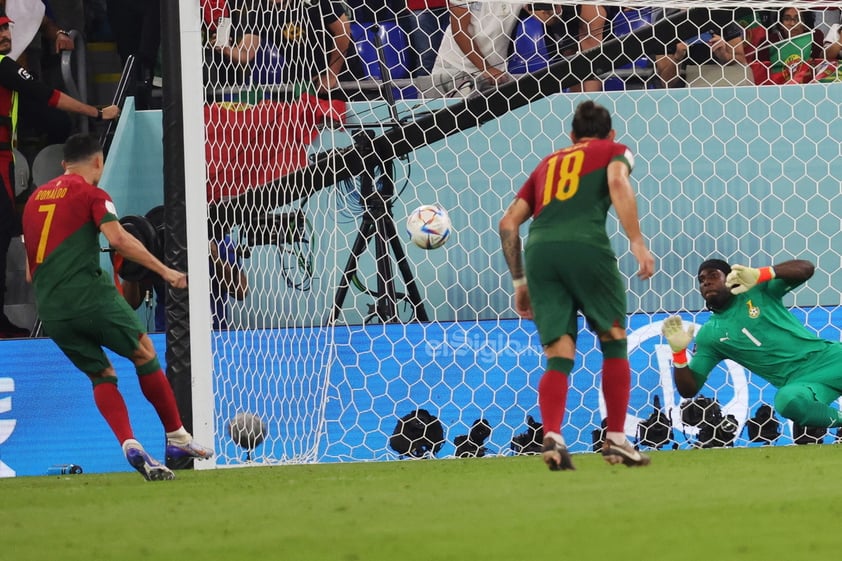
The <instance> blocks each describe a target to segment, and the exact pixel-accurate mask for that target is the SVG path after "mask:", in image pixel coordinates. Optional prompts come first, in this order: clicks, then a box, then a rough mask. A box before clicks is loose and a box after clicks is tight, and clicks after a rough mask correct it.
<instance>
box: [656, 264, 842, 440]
mask: <svg viewBox="0 0 842 561" xmlns="http://www.w3.org/2000/svg"><path fill="white" fill-rule="evenodd" d="M814 270H815V266H814V265H813V264H812V263H810V262H809V261H804V260H800V259H796V260H792V261H785V262H783V263H779V264H777V265H773V266H769V267H761V268H759V269H755V268H753V267H746V266H743V265H734V266H733V267H731V266H729V265H728V263H726V262H725V261H722V260H720V259H709V260H707V261H705V262H704V263H702V264H701V266H700V267H699V271H698V281H699V292H701V294H702V298H704V300H705V303H706V304H707V307H708V308H710V310H711V311H712V312H713V314H712V315H711V317H710V319H709V320H708V321H707V322H706V323H705V324H704V325H703V326H702V328H701V329H700V330H699V333H698V335H696V347H695V352H694V353H693V357H692V358H691V359H689V361H688V358H687V352H686V349H687V347H688V346H689V345H690V342H691V341H692V340H693V327H692V326H690V327H688V328H686V329H685V328H684V326H683V325H682V321H681V318H680V317H678V316H672V317H670V318H667V319H666V320H665V321H664V324H663V329H662V332H663V335H664V337H665V338H666V339H667V341H668V342H669V345H670V348H671V349H672V352H673V377H674V378H675V386H676V388H677V389H678V393H680V394H681V395H682V396H683V397H688V398H689V397H693V396H694V395H696V393H698V391H699V390H700V389H701V388H702V386H703V385H704V383H705V381H707V378H708V375H709V374H710V372H711V370H713V368H714V367H715V366H716V365H717V364H718V363H719V362H720V361H722V360H725V359H729V360H733V361H734V362H737V363H739V364H740V365H742V366H743V367H745V368H747V369H748V370H751V371H752V372H754V373H755V374H757V375H758V376H760V377H761V378H763V379H764V380H766V381H767V382H769V383H770V384H772V385H773V386H774V387H775V388H777V393H776V394H775V409H776V410H777V411H778V413H780V414H781V415H783V416H784V417H786V418H787V419H791V420H792V421H793V422H795V423H797V424H799V425H801V426H807V427H840V426H842V414H840V412H839V411H838V410H837V409H835V408H833V407H830V405H829V404H830V403H832V402H833V401H834V400H836V399H837V398H838V397H839V396H840V395H842V343H840V342H839V341H828V340H825V339H822V338H820V337H817V336H816V334H815V333H813V332H811V331H810V330H808V329H807V328H806V327H804V325H803V324H802V323H801V322H799V321H798V320H797V319H796V318H795V316H793V315H792V313H791V312H790V311H789V310H788V309H787V308H786V307H785V306H784V304H783V302H782V298H783V296H784V295H785V294H787V293H788V292H789V291H790V290H792V289H793V288H796V287H797V286H800V285H801V284H803V283H804V282H805V281H806V280H807V279H809V278H810V277H812V276H813V272H814Z"/></svg>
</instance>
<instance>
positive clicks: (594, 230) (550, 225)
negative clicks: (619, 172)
mask: <svg viewBox="0 0 842 561" xmlns="http://www.w3.org/2000/svg"><path fill="white" fill-rule="evenodd" d="M614 161H621V162H624V163H625V164H626V165H627V166H628V167H629V172H631V169H632V167H633V166H634V159H633V157H632V154H631V151H630V150H629V149H628V148H627V147H626V146H625V145H623V144H618V143H616V142H613V141H611V140H607V139H595V140H587V141H585V142H579V143H577V144H574V145H573V146H569V147H567V148H563V149H561V150H557V151H555V152H553V153H552V154H550V155H549V156H547V157H546V158H544V159H543V160H541V163H540V164H538V166H537V167H536V168H535V170H534V171H533V172H532V173H531V174H530V176H529V178H528V179H527V180H526V182H525V183H524V184H523V187H521V188H520V191H518V194H517V197H518V198H519V199H523V200H524V201H526V202H527V203H528V204H529V207H530V208H531V209H532V218H533V220H532V223H531V224H530V226H529V239H528V240H527V246H529V245H531V244H534V243H539V242H546V241H575V242H581V243H586V244H589V245H594V246H597V247H600V248H604V249H608V250H611V245H610V243H609V240H608V234H607V233H606V231H605V219H606V216H607V215H608V209H609V208H610V207H611V197H610V195H609V192H608V164H610V163H611V162H614Z"/></svg>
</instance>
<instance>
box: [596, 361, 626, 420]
mask: <svg viewBox="0 0 842 561" xmlns="http://www.w3.org/2000/svg"><path fill="white" fill-rule="evenodd" d="M630 389H631V370H630V368H629V360H628V359H627V358H606V359H603V361H602V395H603V396H604V397H605V410H606V428H607V430H608V432H609V433H611V432H615V433H616V432H620V433H624V426H625V424H626V413H627V411H628V408H629V391H630Z"/></svg>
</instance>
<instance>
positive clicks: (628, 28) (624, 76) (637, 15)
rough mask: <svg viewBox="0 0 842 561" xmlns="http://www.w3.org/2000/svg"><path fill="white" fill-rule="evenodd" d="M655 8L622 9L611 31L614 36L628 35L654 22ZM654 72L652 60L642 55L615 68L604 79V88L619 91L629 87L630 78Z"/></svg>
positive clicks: (613, 22) (615, 18) (637, 77)
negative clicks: (629, 62) (632, 61)
mask: <svg viewBox="0 0 842 561" xmlns="http://www.w3.org/2000/svg"><path fill="white" fill-rule="evenodd" d="M653 10H654V8H638V9H623V10H620V11H619V12H618V13H617V15H616V16H614V19H613V20H612V21H611V32H612V34H613V35H614V37H622V36H623V35H628V34H629V33H631V32H632V31H634V30H636V29H639V28H641V27H643V26H644V25H651V24H652V15H653ZM653 72H654V66H653V64H652V61H651V60H650V59H649V58H648V57H646V56H641V57H640V58H638V59H637V60H636V61H634V63H632V64H624V65H623V66H618V67H617V68H615V69H614V72H613V73H612V74H611V75H609V76H608V77H607V78H605V80H604V81H603V86H602V87H603V90H606V91H617V90H625V89H629V88H628V85H629V81H630V80H629V79H630V78H632V79H639V78H640V77H644V78H645V77H648V76H651V75H652V73H653Z"/></svg>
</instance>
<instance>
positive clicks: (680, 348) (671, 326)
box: [661, 316, 701, 397]
mask: <svg viewBox="0 0 842 561" xmlns="http://www.w3.org/2000/svg"><path fill="white" fill-rule="evenodd" d="M694 331H695V327H694V326H693V325H692V324H691V325H690V326H689V327H687V329H684V324H683V322H682V321H681V317H679V316H672V317H668V318H667V319H665V320H664V323H663V326H662V327H661V333H662V334H663V336H664V338H666V340H667V343H669V346H670V349H671V350H672V366H673V367H672V377H673V379H674V380H675V387H676V389H677V390H678V393H679V394H681V397H693V396H694V395H696V394H697V393H699V390H700V389H701V388H700V387H699V382H698V381H697V380H696V377H695V376H694V375H693V371H692V370H690V367H689V366H687V363H688V360H687V347H688V346H689V345H690V341H692V340H693V333H694Z"/></svg>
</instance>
